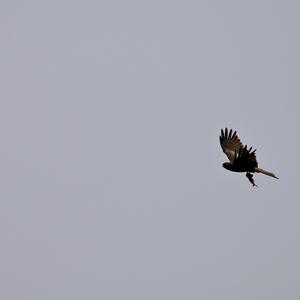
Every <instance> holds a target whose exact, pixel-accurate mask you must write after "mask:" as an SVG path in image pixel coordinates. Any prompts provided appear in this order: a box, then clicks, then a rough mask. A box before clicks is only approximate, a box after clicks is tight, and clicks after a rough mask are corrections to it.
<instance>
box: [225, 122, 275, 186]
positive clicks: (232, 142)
mask: <svg viewBox="0 0 300 300" xmlns="http://www.w3.org/2000/svg"><path fill="white" fill-rule="evenodd" d="M220 144H221V147H222V149H223V152H224V153H225V154H226V156H227V157H228V159H229V162H225V163H223V167H224V168H225V169H227V170H229V171H232V172H246V176H247V178H248V179H249V181H250V182H251V183H252V185H253V186H256V184H255V183H254V180H253V174H252V173H255V172H256V173H263V174H265V175H268V176H271V177H274V178H277V179H278V177H276V176H275V175H274V174H273V173H271V172H269V171H266V170H264V169H261V168H259V167H258V163H257V160H256V155H255V152H256V149H255V150H252V147H250V148H249V149H248V148H247V145H246V146H244V145H243V144H242V143H241V141H240V139H239V137H238V136H237V134H236V131H234V132H233V131H232V129H230V131H228V129H227V128H225V130H223V129H221V135H220Z"/></svg>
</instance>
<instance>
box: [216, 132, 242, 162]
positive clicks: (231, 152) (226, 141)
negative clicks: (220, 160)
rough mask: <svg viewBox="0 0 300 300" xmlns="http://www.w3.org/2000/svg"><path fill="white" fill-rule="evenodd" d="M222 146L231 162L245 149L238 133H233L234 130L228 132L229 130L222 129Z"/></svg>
mask: <svg viewBox="0 0 300 300" xmlns="http://www.w3.org/2000/svg"><path fill="white" fill-rule="evenodd" d="M220 144H221V147H222V149H223V152H224V153H225V154H226V156H227V157H228V159H229V161H230V162H233V161H234V160H235V158H236V154H237V153H238V152H239V150H240V149H243V147H244V146H243V144H242V143H241V141H240V139H239V137H238V136H237V134H236V131H234V132H232V129H230V131H228V129H227V128H225V130H223V129H221V135H220Z"/></svg>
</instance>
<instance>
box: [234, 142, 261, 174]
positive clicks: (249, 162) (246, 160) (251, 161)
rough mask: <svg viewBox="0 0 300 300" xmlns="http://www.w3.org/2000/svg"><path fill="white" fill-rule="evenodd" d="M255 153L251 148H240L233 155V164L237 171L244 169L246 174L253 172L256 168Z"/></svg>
mask: <svg viewBox="0 0 300 300" xmlns="http://www.w3.org/2000/svg"><path fill="white" fill-rule="evenodd" d="M255 151H256V149H255V150H252V147H250V148H249V149H247V145H246V146H245V147H240V149H239V150H238V151H237V152H235V155H234V161H233V163H234V165H235V167H236V168H237V169H246V170H247V171H248V172H254V169H255V168H257V160H256V155H255Z"/></svg>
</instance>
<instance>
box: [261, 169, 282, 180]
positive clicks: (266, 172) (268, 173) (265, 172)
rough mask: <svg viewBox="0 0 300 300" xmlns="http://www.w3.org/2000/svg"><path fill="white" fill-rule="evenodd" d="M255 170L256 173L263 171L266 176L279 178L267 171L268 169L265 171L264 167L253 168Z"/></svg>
mask: <svg viewBox="0 0 300 300" xmlns="http://www.w3.org/2000/svg"><path fill="white" fill-rule="evenodd" d="M255 172H257V173H263V174H265V175H268V176H271V177H274V178H277V179H279V178H278V177H277V176H275V175H274V174H273V173H271V172H269V171H266V170H264V169H261V168H255Z"/></svg>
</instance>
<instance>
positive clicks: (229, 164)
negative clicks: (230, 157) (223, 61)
mask: <svg viewBox="0 0 300 300" xmlns="http://www.w3.org/2000/svg"><path fill="white" fill-rule="evenodd" d="M231 166H232V165H231V163H229V162H224V163H223V168H225V169H226V170H231V169H232V168H231Z"/></svg>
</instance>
